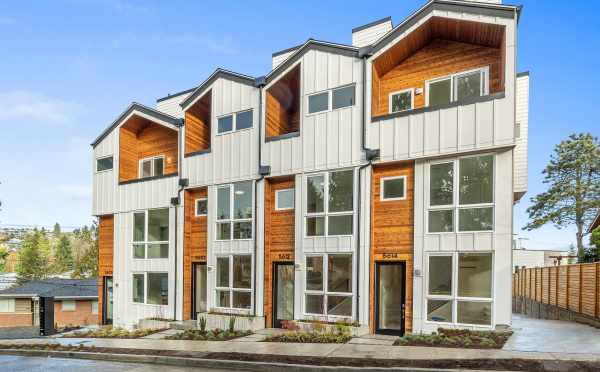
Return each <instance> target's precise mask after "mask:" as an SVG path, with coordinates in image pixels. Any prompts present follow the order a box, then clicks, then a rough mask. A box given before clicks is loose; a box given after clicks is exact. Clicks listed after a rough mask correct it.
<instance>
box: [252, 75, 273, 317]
mask: <svg viewBox="0 0 600 372" xmlns="http://www.w3.org/2000/svg"><path fill="white" fill-rule="evenodd" d="M265 85H266V80H265V77H264V76H261V77H258V78H256V79H255V80H254V86H255V87H256V88H258V174H259V175H260V177H259V178H258V179H257V180H256V181H255V182H254V221H255V223H254V230H255V231H254V262H253V269H252V272H253V273H254V275H253V286H252V288H254V301H252V314H253V315H254V316H256V293H258V292H257V288H256V274H257V271H256V268H257V264H256V262H257V261H258V255H257V253H258V231H256V230H257V228H256V227H257V225H258V224H257V223H256V222H258V183H259V182H260V181H262V180H263V179H264V178H265V176H268V175H269V173H271V167H269V166H264V167H263V165H262V88H263V87H264V86H265ZM263 223H264V222H263ZM263 271H264V268H263Z"/></svg>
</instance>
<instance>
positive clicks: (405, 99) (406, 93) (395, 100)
mask: <svg viewBox="0 0 600 372" xmlns="http://www.w3.org/2000/svg"><path fill="white" fill-rule="evenodd" d="M413 104H414V100H413V90H412V89H405V90H401V91H399V92H393V93H390V104H389V107H390V114H391V113H394V112H400V111H406V110H412V108H413Z"/></svg>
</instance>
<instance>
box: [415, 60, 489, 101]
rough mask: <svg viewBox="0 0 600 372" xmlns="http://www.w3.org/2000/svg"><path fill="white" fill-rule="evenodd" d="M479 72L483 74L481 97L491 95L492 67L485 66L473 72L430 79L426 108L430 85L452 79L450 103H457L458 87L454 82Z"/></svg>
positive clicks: (468, 71) (472, 70) (427, 83)
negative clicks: (458, 78)
mask: <svg viewBox="0 0 600 372" xmlns="http://www.w3.org/2000/svg"><path fill="white" fill-rule="evenodd" d="M477 71H479V72H480V73H481V74H482V76H481V77H482V78H481V87H480V89H481V95H482V96H487V95H489V90H490V66H484V67H479V68H474V69H471V70H466V71H461V72H457V73H455V74H450V75H446V76H441V77H437V78H433V79H429V80H425V106H426V107H429V85H430V84H432V83H437V82H439V81H442V80H448V79H450V102H456V101H457V99H456V87H455V84H454V80H455V79H456V78H457V77H461V76H463V75H469V74H472V73H473V72H477Z"/></svg>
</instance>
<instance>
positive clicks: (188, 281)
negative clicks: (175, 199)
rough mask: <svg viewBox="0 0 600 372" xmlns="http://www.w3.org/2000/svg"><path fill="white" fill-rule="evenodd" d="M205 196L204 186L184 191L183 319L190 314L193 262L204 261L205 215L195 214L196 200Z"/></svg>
mask: <svg viewBox="0 0 600 372" xmlns="http://www.w3.org/2000/svg"><path fill="white" fill-rule="evenodd" d="M206 197H207V189H206V187H202V188H197V189H190V190H186V191H185V209H184V226H183V319H184V320H187V319H190V318H191V316H192V301H193V293H192V289H193V283H192V280H193V275H192V269H193V264H194V263H206V252H207V245H208V240H207V239H208V235H207V232H208V231H207V217H206V216H196V200H197V199H202V198H206Z"/></svg>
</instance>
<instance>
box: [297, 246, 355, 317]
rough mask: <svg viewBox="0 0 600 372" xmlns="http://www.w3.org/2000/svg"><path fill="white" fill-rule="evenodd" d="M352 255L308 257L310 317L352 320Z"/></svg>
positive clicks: (307, 281) (305, 309)
mask: <svg viewBox="0 0 600 372" xmlns="http://www.w3.org/2000/svg"><path fill="white" fill-rule="evenodd" d="M352 284H353V283H352V255H351V254H323V255H311V256H306V291H305V303H304V312H305V313H306V314H317V315H331V316H342V317H351V316H352Z"/></svg>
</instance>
